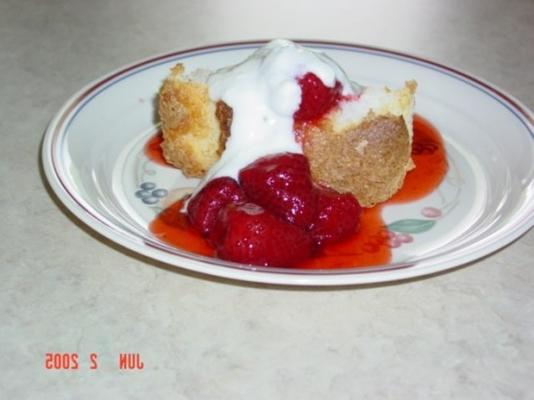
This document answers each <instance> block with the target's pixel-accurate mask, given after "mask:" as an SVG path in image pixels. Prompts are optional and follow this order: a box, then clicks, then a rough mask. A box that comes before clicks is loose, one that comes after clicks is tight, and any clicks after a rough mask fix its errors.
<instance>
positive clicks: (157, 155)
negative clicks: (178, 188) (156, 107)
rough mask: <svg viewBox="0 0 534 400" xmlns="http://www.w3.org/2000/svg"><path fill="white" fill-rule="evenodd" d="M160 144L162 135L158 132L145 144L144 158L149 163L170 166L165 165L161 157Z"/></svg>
mask: <svg viewBox="0 0 534 400" xmlns="http://www.w3.org/2000/svg"><path fill="white" fill-rule="evenodd" d="M162 142H163V133H161V131H158V133H156V134H155V135H154V136H152V137H151V138H150V139H149V141H148V142H147V143H146V144H145V156H147V158H148V159H149V160H150V161H153V162H154V163H156V164H159V165H165V166H170V164H169V163H167V161H165V158H164V157H163V151H162V150H161V143H162Z"/></svg>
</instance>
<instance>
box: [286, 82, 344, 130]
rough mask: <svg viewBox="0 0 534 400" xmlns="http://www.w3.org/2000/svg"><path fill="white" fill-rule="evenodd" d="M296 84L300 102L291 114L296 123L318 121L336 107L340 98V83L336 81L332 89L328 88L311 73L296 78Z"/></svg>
mask: <svg viewBox="0 0 534 400" xmlns="http://www.w3.org/2000/svg"><path fill="white" fill-rule="evenodd" d="M298 84H299V86H300V89H301V100H300V105H299V108H298V110H297V111H295V114H293V120H294V121H295V122H296V123H299V122H301V123H302V122H313V121H316V120H318V119H320V118H321V117H323V116H324V115H325V114H326V113H328V112H329V111H330V110H331V109H332V108H334V107H335V106H337V104H338V103H339V101H340V100H341V98H342V94H341V91H342V87H341V82H339V81H336V83H335V85H334V87H328V86H326V85H325V84H324V83H323V81H322V80H321V79H319V77H318V76H317V75H315V74H314V73H312V72H308V73H306V74H305V75H303V76H301V77H300V78H298Z"/></svg>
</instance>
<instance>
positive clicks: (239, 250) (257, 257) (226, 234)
mask: <svg viewBox="0 0 534 400" xmlns="http://www.w3.org/2000/svg"><path fill="white" fill-rule="evenodd" d="M211 240H212V242H213V244H214V245H215V248H216V250H217V256H218V257H220V258H222V259H224V260H229V261H235V262H240V263H245V264H252V265H263V266H272V267H288V266H291V265H292V264H294V263H296V262H298V261H300V260H303V259H305V258H307V257H309V256H310V255H311V253H312V249H313V246H312V239H311V237H310V235H309V234H308V233H307V232H305V231H304V230H302V229H300V228H299V227H297V226H295V225H291V224H289V223H287V222H285V221H282V220H281V219H279V218H277V217H275V216H274V215H273V214H272V213H270V212H269V211H267V210H265V209H264V208H262V207H260V206H258V205H256V204H253V203H244V204H238V205H235V204H231V205H228V206H227V207H225V208H224V209H223V210H222V211H221V212H220V214H219V218H218V219H217V223H216V224H215V227H214V229H213V231H212V234H211Z"/></svg>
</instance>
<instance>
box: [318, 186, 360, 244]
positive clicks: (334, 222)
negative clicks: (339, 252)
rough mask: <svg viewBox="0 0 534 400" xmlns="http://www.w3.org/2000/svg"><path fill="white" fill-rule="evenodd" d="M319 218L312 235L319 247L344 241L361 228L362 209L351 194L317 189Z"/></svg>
mask: <svg viewBox="0 0 534 400" xmlns="http://www.w3.org/2000/svg"><path fill="white" fill-rule="evenodd" d="M316 190H317V218H316V220H315V222H314V223H313V224H312V226H311V228H310V234H311V236H312V238H313V240H314V242H315V244H316V245H317V246H322V245H324V244H326V243H334V242H338V241H340V240H343V239H344V238H346V237H347V236H349V235H351V234H353V233H355V232H356V231H357V230H358V228H359V227H360V215H361V213H362V209H361V207H360V204H359V203H358V200H356V198H355V197H354V196H353V195H352V194H350V193H338V192H336V191H334V190H331V189H328V188H323V187H321V188H317V189H316Z"/></svg>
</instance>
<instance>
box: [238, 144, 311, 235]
mask: <svg viewBox="0 0 534 400" xmlns="http://www.w3.org/2000/svg"><path fill="white" fill-rule="evenodd" d="M239 183H240V184H241V187H242V188H243V191H244V192H245V194H246V195H247V197H248V198H249V200H251V201H252V202H254V203H256V204H259V205H260V206H262V207H263V208H265V209H267V210H269V211H271V212H272V213H273V214H275V215H276V216H278V217H280V218H282V219H284V220H285V221H287V222H290V223H292V224H295V225H297V226H299V227H302V228H307V227H308V226H309V225H310V224H311V223H312V222H313V221H314V220H315V215H316V198H315V197H316V195H315V191H314V189H313V183H312V180H311V176H310V165H309V163H308V160H307V158H306V157H304V156H303V155H302V154H294V153H281V154H274V155H270V156H266V157H262V158H259V159H258V160H256V161H254V162H253V163H251V164H249V165H247V166H246V167H245V168H243V169H242V170H241V171H239Z"/></svg>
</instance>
